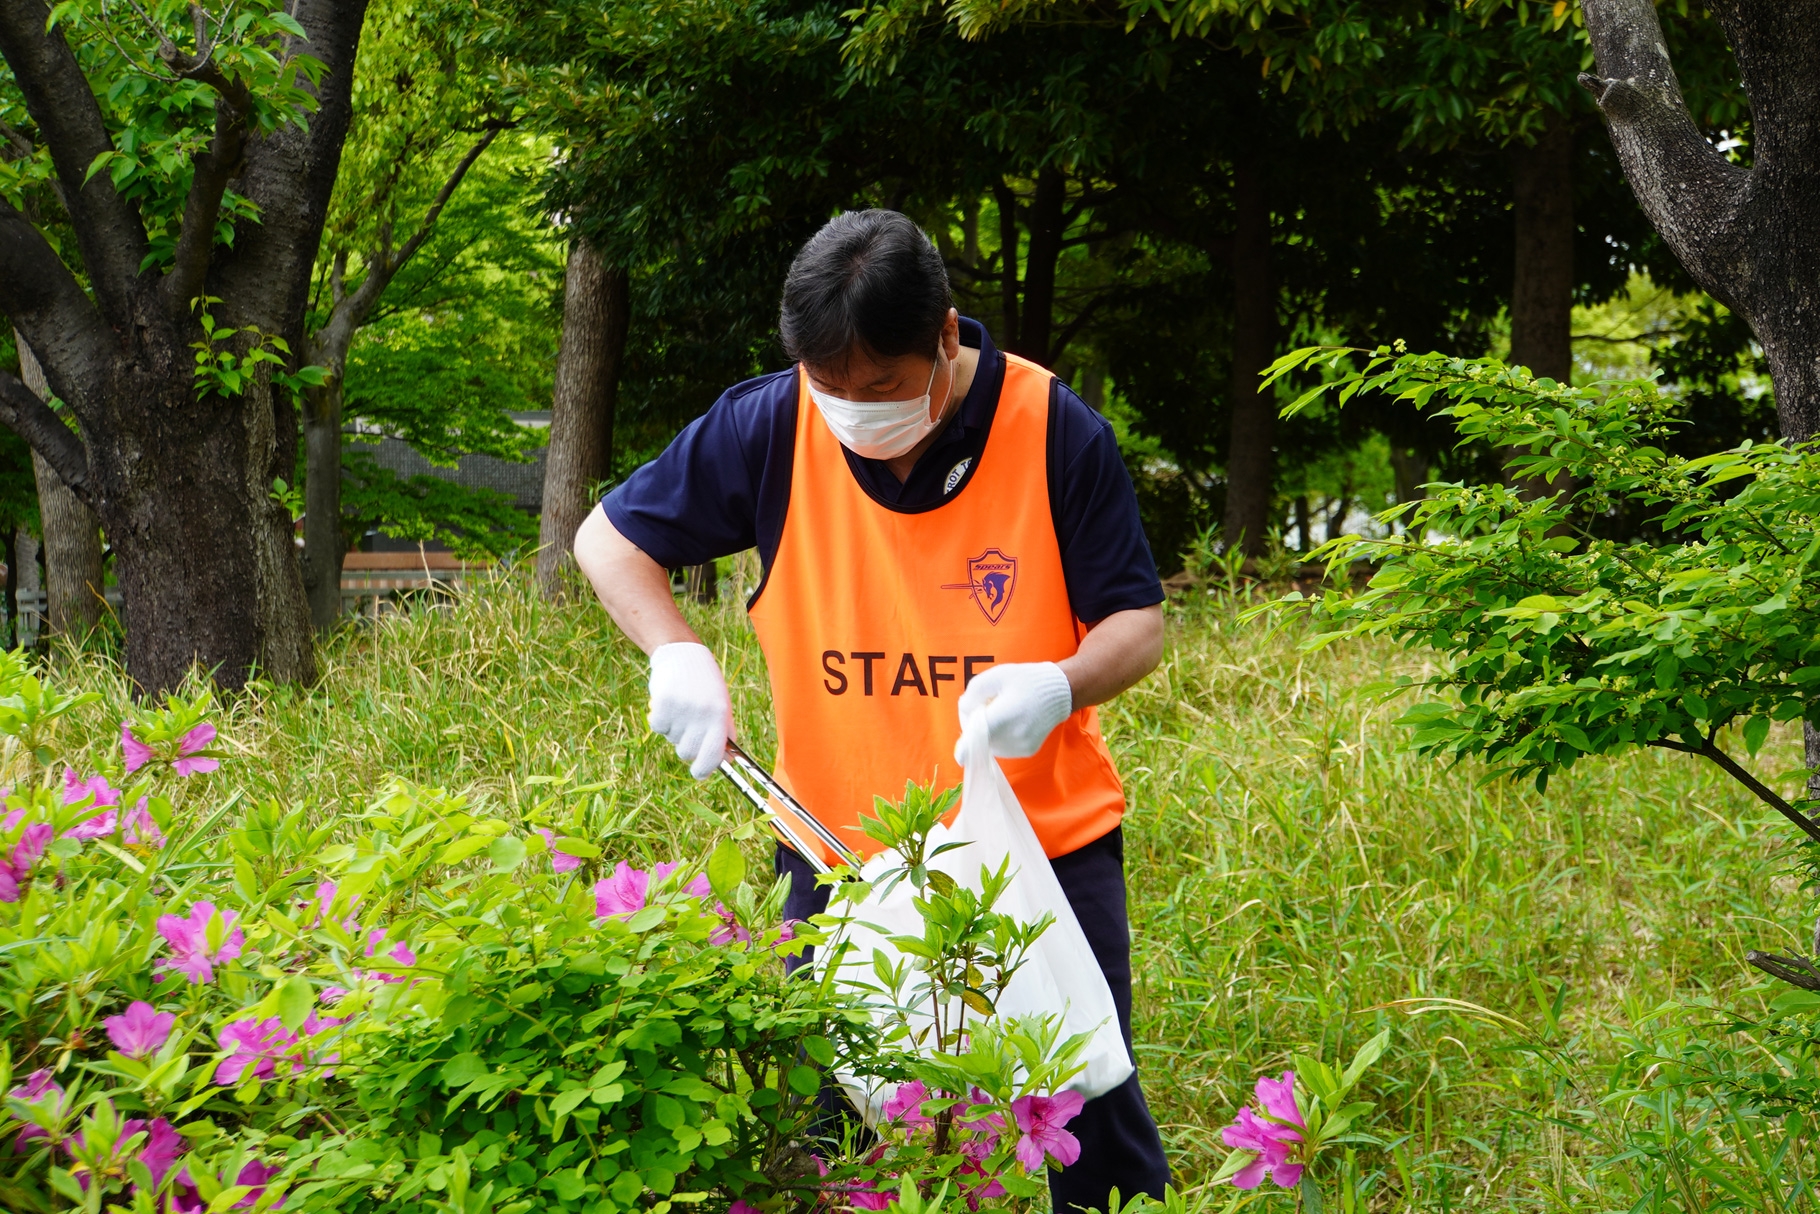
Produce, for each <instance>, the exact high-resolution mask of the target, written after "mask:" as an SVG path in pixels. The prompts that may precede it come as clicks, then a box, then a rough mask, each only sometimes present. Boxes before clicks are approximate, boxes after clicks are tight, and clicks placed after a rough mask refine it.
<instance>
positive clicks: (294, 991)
mask: <svg viewBox="0 0 1820 1214" xmlns="http://www.w3.org/2000/svg"><path fill="white" fill-rule="evenodd" d="M315 1006H316V989H315V988H314V987H312V986H311V985H310V980H309V979H308V978H305V977H304V976H303V975H302V974H293V975H292V976H291V977H289V978H287V979H285V981H284V985H282V986H280V987H279V988H278V1019H280V1020H282V1021H283V1022H284V1027H285V1028H287V1029H290V1030H291V1031H292V1032H293V1033H294V1032H296V1031H297V1026H298V1025H300V1024H302V1023H303V1022H304V1021H305V1020H308V1019H309V1018H310V1009H311V1008H313V1007H315Z"/></svg>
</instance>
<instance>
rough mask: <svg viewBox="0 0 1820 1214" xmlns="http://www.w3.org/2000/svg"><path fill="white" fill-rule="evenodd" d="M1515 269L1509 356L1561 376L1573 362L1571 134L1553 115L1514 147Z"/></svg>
mask: <svg viewBox="0 0 1820 1214" xmlns="http://www.w3.org/2000/svg"><path fill="white" fill-rule="evenodd" d="M1511 167H1512V170H1513V172H1512V176H1513V178H1514V186H1515V189H1514V191H1513V192H1514V194H1515V202H1516V207H1515V213H1516V215H1515V217H1516V229H1517V231H1516V237H1517V239H1516V246H1517V264H1516V274H1515V275H1514V277H1513V279H1512V283H1511V291H1510V361H1511V362H1512V363H1513V364H1515V365H1518V366H1524V367H1528V368H1529V369H1530V371H1531V372H1532V373H1534V374H1535V375H1538V376H1546V377H1547V378H1549V379H1552V380H1554V381H1555V382H1556V383H1562V384H1566V383H1572V382H1573V370H1574V350H1573V310H1574V135H1573V125H1572V123H1571V122H1570V121H1569V119H1568V118H1567V117H1566V116H1565V115H1557V116H1555V117H1553V118H1551V119H1550V121H1549V124H1548V129H1547V130H1546V131H1545V132H1544V133H1543V135H1542V137H1541V138H1540V139H1538V140H1537V141H1536V143H1535V145H1534V146H1533V147H1518V148H1516V149H1515V150H1514V151H1513V152H1512V153H1511Z"/></svg>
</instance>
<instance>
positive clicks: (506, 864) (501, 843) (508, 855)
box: [487, 835, 525, 872]
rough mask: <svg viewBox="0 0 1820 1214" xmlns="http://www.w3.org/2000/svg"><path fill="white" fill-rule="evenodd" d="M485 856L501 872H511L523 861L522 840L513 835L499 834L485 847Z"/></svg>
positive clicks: (523, 848)
mask: <svg viewBox="0 0 1820 1214" xmlns="http://www.w3.org/2000/svg"><path fill="white" fill-rule="evenodd" d="M487 858H488V859H490V860H492V861H493V867H494V868H496V869H499V870H500V871H501V872H511V871H512V870H513V869H515V868H517V867H518V866H519V865H520V864H523V863H524V862H525V844H524V840H523V839H520V838H518V837H517V836H515V835H501V836H500V837H499V838H497V839H495V840H493V846H491V847H489V848H487Z"/></svg>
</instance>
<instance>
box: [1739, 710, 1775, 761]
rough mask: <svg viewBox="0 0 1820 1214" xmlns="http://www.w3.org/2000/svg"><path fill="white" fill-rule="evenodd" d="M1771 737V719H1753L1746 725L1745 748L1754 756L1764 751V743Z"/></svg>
mask: <svg viewBox="0 0 1820 1214" xmlns="http://www.w3.org/2000/svg"><path fill="white" fill-rule="evenodd" d="M1767 737H1769V718H1768V717H1752V718H1751V719H1750V720H1748V721H1746V722H1745V723H1744V748H1745V749H1746V750H1748V751H1750V752H1751V753H1752V754H1756V753H1757V752H1758V751H1759V750H1761V749H1763V741H1764V739H1765V738H1767Z"/></svg>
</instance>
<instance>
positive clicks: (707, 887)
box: [683, 873, 714, 898]
mask: <svg viewBox="0 0 1820 1214" xmlns="http://www.w3.org/2000/svg"><path fill="white" fill-rule="evenodd" d="M713 892H714V886H713V885H712V884H711V883H710V882H709V881H708V874H707V873H697V874H696V876H695V879H694V880H693V881H691V882H689V883H688V884H687V885H685V886H683V893H685V894H687V895H689V896H690V897H691V898H706V897H707V896H708V895H709V894H711V893H713Z"/></svg>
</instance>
